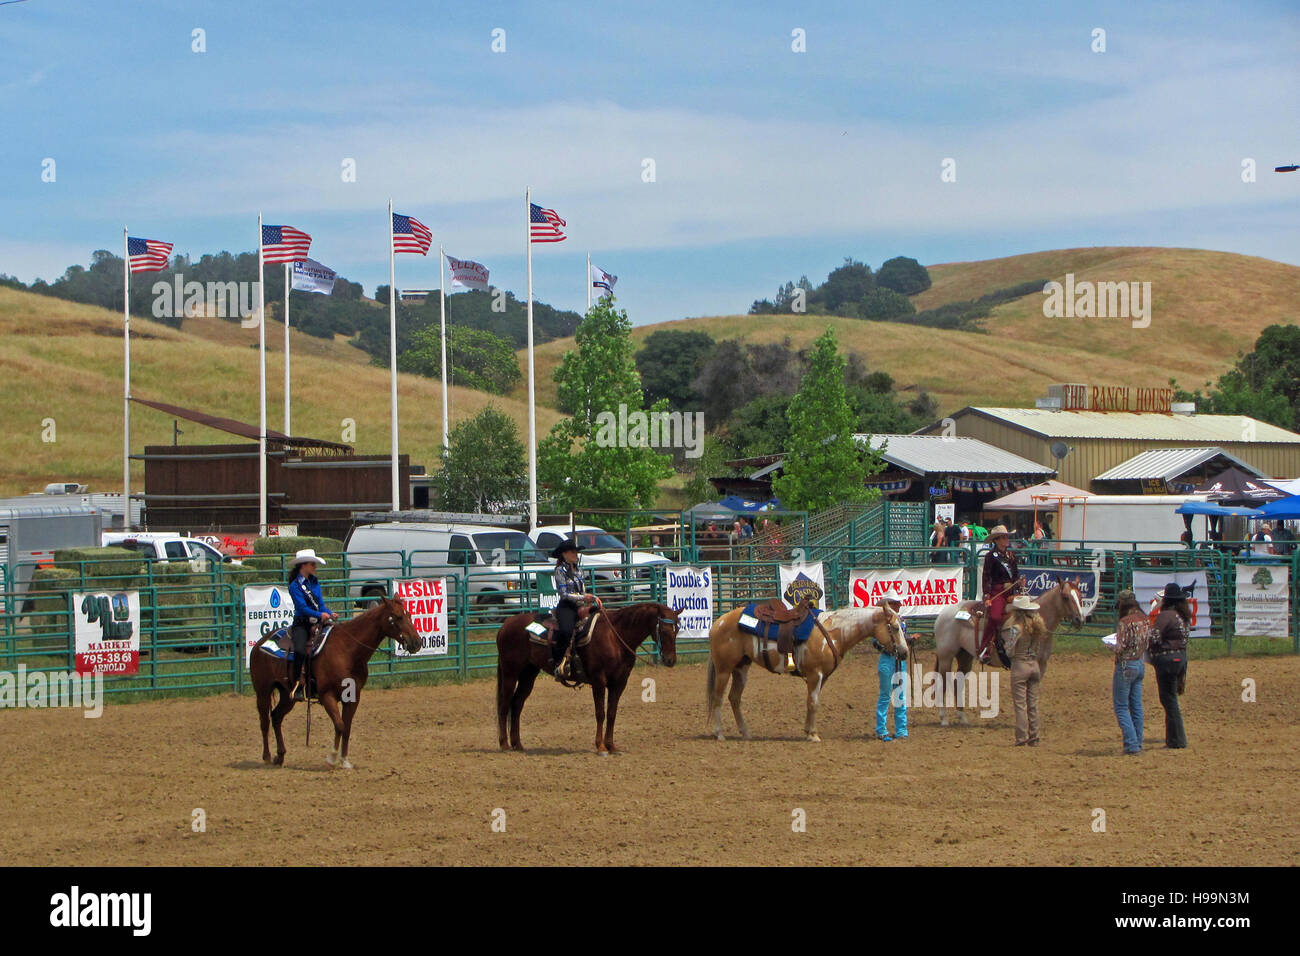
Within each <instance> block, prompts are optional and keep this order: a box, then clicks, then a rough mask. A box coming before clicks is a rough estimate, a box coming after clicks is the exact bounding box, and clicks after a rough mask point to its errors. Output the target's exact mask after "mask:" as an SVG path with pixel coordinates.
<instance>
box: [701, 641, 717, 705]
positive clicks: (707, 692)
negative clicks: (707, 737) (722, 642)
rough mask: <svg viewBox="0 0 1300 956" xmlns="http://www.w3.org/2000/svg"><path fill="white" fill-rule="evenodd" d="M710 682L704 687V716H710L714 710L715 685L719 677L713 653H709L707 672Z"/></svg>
mask: <svg viewBox="0 0 1300 956" xmlns="http://www.w3.org/2000/svg"><path fill="white" fill-rule="evenodd" d="M706 676H707V677H708V683H707V684H706V685H705V687H704V716H706V717H708V716H709V715H710V714H712V712H713V685H714V683H715V682H716V681H717V679H718V668H717V666H716V665H715V664H714V663H713V655H712V654H710V655H709V669H708V672H707V675H706Z"/></svg>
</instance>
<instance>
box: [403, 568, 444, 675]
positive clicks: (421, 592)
mask: <svg viewBox="0 0 1300 956" xmlns="http://www.w3.org/2000/svg"><path fill="white" fill-rule="evenodd" d="M392 593H393V596H394V597H396V598H399V599H400V600H401V602H402V604H403V606H404V607H405V608H406V616H407V617H409V618H410V619H411V625H412V626H413V627H414V628H415V633H417V634H419V635H420V649H419V650H418V651H416V652H415V653H414V654H407V653H406V648H404V647H402V645H401V644H394V654H395V655H396V656H397V657H422V656H426V655H430V654H446V653H447V579H446V578H432V579H429V580H415V581H394V582H393V588H392Z"/></svg>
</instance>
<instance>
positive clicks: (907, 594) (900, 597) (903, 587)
mask: <svg viewBox="0 0 1300 956" xmlns="http://www.w3.org/2000/svg"><path fill="white" fill-rule="evenodd" d="M962 571H963V569H962V568H898V569H897V570H872V571H850V572H849V606H850V607H870V606H871V605H873V604H878V603H880V600H881V598H885V599H887V600H890V601H898V602H900V603H901V604H902V605H903V607H902V610H901V611H900V613H901V614H902V615H903V616H904V617H933V616H934V615H936V614H938V613H939V611H940V610H941V609H942V608H944V607H947V606H948V605H949V604H957V603H958V602H960V601H961V600H962Z"/></svg>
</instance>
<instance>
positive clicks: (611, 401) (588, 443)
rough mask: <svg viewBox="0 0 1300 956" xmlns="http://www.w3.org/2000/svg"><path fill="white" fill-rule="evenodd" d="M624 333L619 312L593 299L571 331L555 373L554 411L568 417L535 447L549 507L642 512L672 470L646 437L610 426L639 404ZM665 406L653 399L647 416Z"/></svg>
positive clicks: (626, 331)
mask: <svg viewBox="0 0 1300 956" xmlns="http://www.w3.org/2000/svg"><path fill="white" fill-rule="evenodd" d="M631 330H632V323H631V322H630V321H628V317H627V312H626V311H624V310H622V309H615V308H614V302H613V300H612V299H601V300H600V302H598V303H597V304H596V305H594V306H592V308H591V311H590V312H588V313H587V316H586V318H584V319H583V320H582V322H581V324H580V325H579V326H578V330H577V332H576V334H575V335H574V341H575V343H576V344H577V350H576V351H570V352H566V353H565V355H564V359H563V360H562V361H561V362H560V367H559V368H558V369H556V370H555V381H556V384H557V385H558V386H559V388H558V392H559V397H560V402H561V407H563V408H564V409H565V410H566V411H569V412H571V417H569V418H566V419H563V420H562V421H560V422H558V423H557V424H556V425H555V427H554V428H552V429H551V433H550V435H548V436H547V437H546V438H545V439H544V440H543V441H541V442H539V443H538V446H537V475H538V480H539V481H540V482H541V484H543V485H544V486H545V487H546V488H547V490H548V494H549V499H550V501H551V503H552V506H553V507H555V508H556V509H557V510H560V511H570V510H574V509H578V508H584V507H586V508H648V507H651V506H653V504H654V500H655V498H656V496H657V491H658V488H657V485H658V482H659V480H660V479H662V478H667V477H668V476H669V475H671V474H672V473H673V469H672V462H671V459H670V458H669V457H668V456H667V455H663V454H661V453H660V452H659V451H657V450H656V449H655V448H652V447H650V446H649V445H648V444H647V443H646V439H647V438H648V436H645V435H644V434H642V435H638V434H637V433H636V432H635V431H634V430H629V431H628V432H627V433H625V434H620V433H619V432H618V429H617V428H616V427H615V426H617V424H618V422H619V421H620V420H621V421H625V422H626V421H628V415H629V414H630V413H636V412H641V411H643V408H642V406H643V404H644V400H645V399H644V395H643V393H642V391H641V377H640V376H639V375H638V374H637V370H636V362H635V361H634V360H633V344H632V336H631ZM620 406H621V408H620ZM667 407H668V405H667V402H665V401H663V400H662V399H661V400H660V401H659V402H657V403H655V405H654V406H653V407H652V409H651V411H655V412H663V411H667Z"/></svg>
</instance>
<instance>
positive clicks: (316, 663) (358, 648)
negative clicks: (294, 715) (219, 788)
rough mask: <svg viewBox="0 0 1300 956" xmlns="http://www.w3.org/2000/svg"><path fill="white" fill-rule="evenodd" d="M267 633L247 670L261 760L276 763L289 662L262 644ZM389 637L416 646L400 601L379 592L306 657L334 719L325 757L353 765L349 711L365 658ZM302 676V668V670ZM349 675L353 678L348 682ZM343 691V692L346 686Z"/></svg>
mask: <svg viewBox="0 0 1300 956" xmlns="http://www.w3.org/2000/svg"><path fill="white" fill-rule="evenodd" d="M270 636H271V635H270V634H268V635H266V637H263V638H262V640H260V641H258V642H257V643H256V644H254V645H253V650H252V655H251V657H250V658H249V661H248V672H249V676H250V677H251V678H252V681H253V689H254V690H255V691H256V692H257V714H258V716H259V717H260V718H261V720H262V760H263V761H265V762H266V763H275V765H276V766H280V765H281V764H283V763H284V753H285V751H284V734H283V733H282V732H281V727H280V725H281V724H282V723H283V722H284V715H285V714H287V713H289V711H291V710H293V705H294V699H293V694H291V693H290V690H291V688H290V686H289V668H288V665H287V662H286V661H284V660H281V659H279V658H276V657H273V656H272V655H270V654H267V653H265V652H264V651H262V650H261V646H262V644H263V642H264V641H266V639H267V638H268V637H270ZM386 637H390V638H392V639H393V640H394V641H395V642H397V643H399V644H401V645H402V646H403V647H404V648H406V652H407V653H408V654H414V653H415V652H416V651H418V650H419V649H420V635H419V634H417V633H415V628H414V627H412V626H411V619H410V618H409V617H407V616H406V609H405V608H404V607H403V606H402V602H401V601H400V600H397V599H395V598H379V599H378V601H377V602H376V603H375V605H374V606H373V607H371V608H370V609H369V610H368V611H366V612H365V613H364V614H360V615H358V616H356V617H354V618H353V619H352V620H350V621H344V622H342V623H339V624H335V625H334V628H333V629H332V630H331V631H330V633H329V639H328V640H327V641H326V642H325V647H324V648H322V649H321V652H320V654H319V655H317V656H316V658H315V659H314V660H312V661H311V662H310V664H311V668H312V674H313V676H314V677H315V682H316V696H317V697H318V698H319V699H320V702H321V706H322V707H324V708H325V713H327V714H329V718H330V720H331V721H333V723H334V750H333V752H331V753H329V754H327V755H326V757H325V761H326V763H328V764H329V765H330V766H334V765H335V764H336V763H337V764H339V765H341V766H342V767H343V768H344V769H345V770H351V769H352V764H351V763H350V762H349V761H348V738H349V737H350V736H351V735H352V716H353V715H354V714H355V713H356V712H357V703H358V701H360V699H361V688H362V687H364V686H365V685H366V676H367V674H368V673H369V668H368V667H367V666H366V663H367V662H368V661H369V660H370V655H372V654H374V653H375V651H376V650H377V649H378V648H379V645H380V644H382V643H383V641H384V638H386ZM303 674H304V678H305V675H306V670H305V669H304V671H303ZM348 681H351V682H352V683H351V684H348V683H347V682H348ZM345 688H346V690H347V693H346V694H345V693H344V690H345ZM273 690H278V691H279V692H280V698H279V700H278V701H277V702H276V705H275V709H274V710H272V709H271V692H272V691H273ZM272 725H273V726H274V727H275V746H276V754H275V760H274V761H272V760H271V745H270V741H269V739H268V738H267V733H266V732H267V728H268V727H269V726H272Z"/></svg>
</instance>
